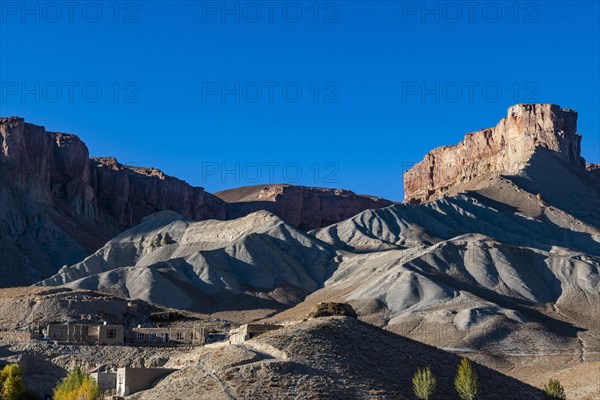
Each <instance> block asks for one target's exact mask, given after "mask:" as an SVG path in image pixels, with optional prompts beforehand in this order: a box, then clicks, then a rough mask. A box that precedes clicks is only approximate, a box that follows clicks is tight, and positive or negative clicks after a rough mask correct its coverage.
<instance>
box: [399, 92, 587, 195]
mask: <svg viewBox="0 0 600 400" xmlns="http://www.w3.org/2000/svg"><path fill="white" fill-rule="evenodd" d="M580 142H581V136H580V135H578V134H577V113H576V112H575V111H573V110H568V109H562V108H560V107H559V106H557V105H553V104H518V105H515V106H513V107H510V108H509V109H508V115H507V116H506V117H505V118H503V119H502V120H501V121H500V122H499V123H498V125H496V126H495V127H494V128H488V129H483V130H481V131H477V132H472V133H469V134H467V135H466V136H465V138H464V140H463V141H462V142H460V143H459V144H457V145H455V146H443V147H439V148H436V149H434V150H432V151H431V152H429V153H428V154H427V155H426V156H425V158H424V159H423V161H421V162H419V163H417V164H416V165H415V166H414V167H412V168H411V169H410V170H409V171H407V172H406V174H405V175H404V191H405V201H406V202H408V203H412V204H418V203H422V202H425V201H431V200H435V199H437V198H439V197H442V196H444V194H446V193H448V191H449V190H451V189H453V188H455V187H456V186H457V185H461V184H465V183H468V182H470V181H472V180H474V179H475V178H478V177H482V176H497V175H501V174H516V173H518V172H519V171H520V170H521V169H522V168H523V167H524V166H525V165H526V164H527V161H528V160H529V158H530V157H531V155H532V154H533V152H534V150H535V148H536V147H545V148H547V149H550V150H552V151H554V152H555V153H556V155H557V156H559V157H560V158H561V159H563V160H564V161H565V162H567V163H569V164H570V165H573V166H575V167H577V168H583V167H584V166H585V160H584V159H583V158H581V157H580Z"/></svg>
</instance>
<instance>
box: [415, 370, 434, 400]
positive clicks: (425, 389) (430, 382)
mask: <svg viewBox="0 0 600 400" xmlns="http://www.w3.org/2000/svg"><path fill="white" fill-rule="evenodd" d="M412 384H413V392H415V396H417V398H419V399H421V400H428V399H429V396H431V395H432V394H433V392H435V386H436V380H435V376H434V375H433V373H432V372H431V368H429V367H425V368H423V369H421V368H418V369H417V371H416V372H415V374H414V375H413V379H412Z"/></svg>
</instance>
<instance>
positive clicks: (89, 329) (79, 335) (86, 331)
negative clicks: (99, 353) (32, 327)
mask: <svg viewBox="0 0 600 400" xmlns="http://www.w3.org/2000/svg"><path fill="white" fill-rule="evenodd" d="M46 337H47V338H48V339H50V340H55V341H57V342H66V343H100V344H117V345H118V344H123V343H124V342H125V329H124V327H123V325H107V324H104V325H99V326H90V325H83V324H49V325H48V328H47V330H46Z"/></svg>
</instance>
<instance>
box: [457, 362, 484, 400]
mask: <svg viewBox="0 0 600 400" xmlns="http://www.w3.org/2000/svg"><path fill="white" fill-rule="evenodd" d="M454 387H455V388H456V392H457V393H458V395H459V396H460V398H461V399H462V400H473V399H475V396H477V394H478V393H479V377H478V376H477V371H475V368H473V365H471V362H470V361H469V359H468V358H466V357H464V358H463V359H461V360H460V364H458V371H457V373H456V379H455V380H454Z"/></svg>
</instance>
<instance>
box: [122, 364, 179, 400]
mask: <svg viewBox="0 0 600 400" xmlns="http://www.w3.org/2000/svg"><path fill="white" fill-rule="evenodd" d="M173 371H176V370H174V369H169V368H119V369H117V387H116V389H117V396H129V395H130V394H133V393H136V392H139V391H141V390H146V389H149V388H151V387H153V386H154V385H155V384H156V383H158V381H159V380H160V379H162V378H164V377H165V376H167V375H169V374H170V373H171V372H173Z"/></svg>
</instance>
